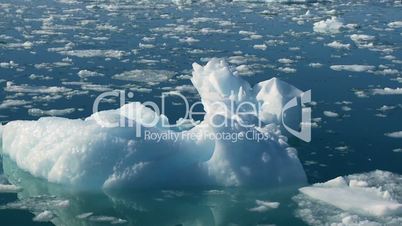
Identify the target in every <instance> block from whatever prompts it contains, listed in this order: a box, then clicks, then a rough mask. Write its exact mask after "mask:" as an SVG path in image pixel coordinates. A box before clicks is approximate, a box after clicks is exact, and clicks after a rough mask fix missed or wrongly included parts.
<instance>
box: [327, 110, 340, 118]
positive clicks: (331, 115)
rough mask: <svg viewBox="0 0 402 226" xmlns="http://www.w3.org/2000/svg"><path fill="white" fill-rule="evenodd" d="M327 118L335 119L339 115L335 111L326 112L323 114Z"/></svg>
mask: <svg viewBox="0 0 402 226" xmlns="http://www.w3.org/2000/svg"><path fill="white" fill-rule="evenodd" d="M323 113H324V115H325V116H327V117H330V118H335V117H338V116H339V114H338V113H336V112H333V111H324V112H323Z"/></svg>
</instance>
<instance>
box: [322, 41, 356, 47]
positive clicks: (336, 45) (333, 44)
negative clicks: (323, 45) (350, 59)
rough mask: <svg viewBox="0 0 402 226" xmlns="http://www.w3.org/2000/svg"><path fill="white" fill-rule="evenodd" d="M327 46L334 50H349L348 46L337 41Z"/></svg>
mask: <svg viewBox="0 0 402 226" xmlns="http://www.w3.org/2000/svg"><path fill="white" fill-rule="evenodd" d="M327 46H329V47H331V48H335V49H350V44H343V43H341V42H338V41H333V42H330V43H328V44H327Z"/></svg>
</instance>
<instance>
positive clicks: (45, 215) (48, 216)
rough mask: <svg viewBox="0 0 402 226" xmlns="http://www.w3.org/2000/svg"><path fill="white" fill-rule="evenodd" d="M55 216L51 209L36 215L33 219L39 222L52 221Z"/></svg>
mask: <svg viewBox="0 0 402 226" xmlns="http://www.w3.org/2000/svg"><path fill="white" fill-rule="evenodd" d="M53 218H54V215H53V213H52V212H50V211H49V210H45V211H43V212H41V213H39V214H38V215H36V216H35V217H34V218H33V219H32V220H33V221H39V222H48V221H51V220H52V219H53Z"/></svg>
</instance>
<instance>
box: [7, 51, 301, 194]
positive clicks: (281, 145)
mask: <svg viewBox="0 0 402 226" xmlns="http://www.w3.org/2000/svg"><path fill="white" fill-rule="evenodd" d="M193 69H194V70H193V76H192V78H191V81H192V83H193V85H194V87H195V88H196V90H197V91H198V92H199V94H200V97H201V102H202V104H203V106H204V110H205V112H206V114H205V117H204V120H203V121H202V122H200V123H199V124H197V125H195V126H194V127H193V128H191V129H187V130H183V131H175V130H173V129H171V128H166V126H165V125H168V118H167V117H166V116H165V115H163V114H158V113H156V112H155V111H153V110H152V109H151V108H149V107H147V106H145V105H143V104H141V103H139V102H133V103H128V104H125V105H123V106H122V107H121V108H119V109H114V110H106V111H100V112H96V113H94V114H93V115H91V116H89V117H87V118H86V119H84V120H82V119H66V118H60V117H43V118H40V119H39V120H37V121H11V122H9V123H7V124H6V125H4V126H3V127H2V151H3V154H5V155H6V156H8V157H9V158H10V159H11V160H13V161H15V163H16V165H17V166H18V167H19V168H21V169H23V170H25V171H27V172H29V173H30V174H32V175H34V176H36V177H40V178H44V179H46V180H48V181H49V182H54V183H58V184H64V185H69V186H72V187H77V188H85V189H113V188H122V187H133V188H150V187H156V188H161V187H183V186H184V187H186V186H228V187H232V186H263V187H266V186H279V185H281V186H285V185H301V184H305V183H306V176H305V173H304V170H303V167H302V165H301V163H300V161H299V159H298V157H297V154H296V150H295V149H294V148H292V147H290V146H289V145H288V144H287V138H286V137H285V136H284V135H282V134H281V129H280V126H279V123H278V122H279V119H280V118H281V109H282V107H283V106H284V104H285V103H286V102H288V101H289V100H290V99H293V98H294V97H296V96H298V95H299V94H301V93H302V92H301V91H300V90H298V89H296V88H295V87H293V86H291V85H289V84H287V83H285V82H283V81H280V80H279V79H276V78H272V79H270V80H268V81H264V82H260V83H258V84H256V85H255V86H254V87H252V86H251V85H250V84H249V83H248V82H246V81H245V80H243V79H242V78H240V77H238V76H236V75H235V73H233V72H232V71H231V70H230V68H229V66H228V65H227V63H226V62H225V61H224V60H222V59H216V58H213V59H211V60H210V61H209V62H208V63H207V64H206V65H205V66H201V65H198V64H196V63H194V64H193ZM245 101H249V102H251V103H256V105H257V106H261V107H259V108H258V109H257V110H256V114H240V113H236V112H230V111H227V108H226V107H227V106H229V105H232V104H233V105H235V106H237V107H238V108H239V109H241V110H244V111H246V110H247V108H248V107H249V105H245V104H243V103H244V102H245ZM264 103H265V104H264ZM225 106H226V107H225ZM99 118H101V119H102V123H100V122H99V120H98V119H99ZM122 121H123V124H124V125H132V126H131V127H130V126H124V127H122V126H117V127H116V126H110V125H112V124H115V123H121V122H122ZM150 122H156V123H155V124H154V125H152V126H149V124H150ZM219 122H230V123H228V125H227V126H222V127H216V126H213V125H214V124H215V123H219ZM257 122H259V123H257ZM245 123H247V125H249V124H251V125H254V126H252V127H247V126H244V125H245ZM253 123H254V124H253ZM138 128H140V130H138ZM249 132H252V134H255V135H256V136H263V137H264V138H266V139H261V140H254V139H244V140H238V142H233V141H232V140H225V139H216V137H212V136H209V134H218V133H231V134H235V135H237V136H240V135H242V136H244V134H247V133H249ZM150 133H152V134H156V135H164V134H169V135H170V136H172V137H175V139H161V140H160V141H159V142H156V141H155V140H153V139H147V136H146V134H150ZM193 135H196V136H193Z"/></svg>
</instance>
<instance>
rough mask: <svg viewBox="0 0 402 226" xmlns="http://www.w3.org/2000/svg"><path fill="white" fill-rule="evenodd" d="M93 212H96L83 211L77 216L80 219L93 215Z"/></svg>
mask: <svg viewBox="0 0 402 226" xmlns="http://www.w3.org/2000/svg"><path fill="white" fill-rule="evenodd" d="M93 214H94V213H93V212H88V213H81V214H79V215H77V216H76V218H78V219H86V218H88V217H90V216H92V215H93Z"/></svg>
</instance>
